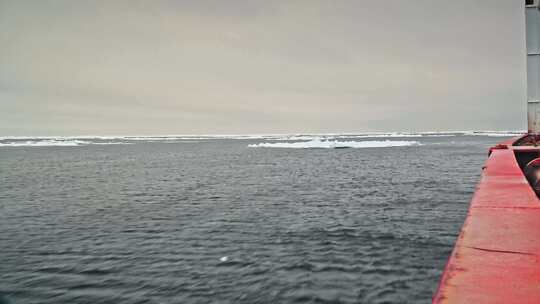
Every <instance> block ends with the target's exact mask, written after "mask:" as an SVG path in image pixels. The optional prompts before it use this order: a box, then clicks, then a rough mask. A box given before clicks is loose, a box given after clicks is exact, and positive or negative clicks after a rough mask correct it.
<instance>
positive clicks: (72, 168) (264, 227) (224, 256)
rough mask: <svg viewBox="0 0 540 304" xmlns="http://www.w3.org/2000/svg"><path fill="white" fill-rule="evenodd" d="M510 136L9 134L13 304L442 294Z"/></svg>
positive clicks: (1, 189) (2, 275)
mask: <svg viewBox="0 0 540 304" xmlns="http://www.w3.org/2000/svg"><path fill="white" fill-rule="evenodd" d="M502 139H504V137H495V136H482V135H475V136H471V135H459V134H458V135H453V136H447V137H440V136H422V137H406V138H399V137H392V138H385V139H382V140H396V141H416V142H417V143H415V144H414V145H411V146H396V147H379V148H357V149H355V148H350V149H287V148H265V147H256V148H253V147H248V145H250V144H258V143H261V142H263V143H265V142H266V143H272V142H275V140H273V141H271V140H268V139H260V138H254V139H249V138H240V139H239V138H231V139H223V138H210V139H209V138H193V139H181V138H177V139H174V140H171V139H169V140H164V139H149V140H144V139H140V138H139V139H136V140H135V139H131V140H130V139H107V138H105V139H91V140H88V139H81V140H80V141H79V142H76V143H75V144H78V145H77V146H56V145H54V142H53V144H50V143H51V141H46V142H45V144H43V146H40V145H39V142H40V141H39V140H38V144H35V142H34V141H33V140H28V139H24V140H22V139H17V140H13V139H11V140H8V139H5V138H4V139H2V140H0V294H2V295H3V297H4V300H5V301H8V302H10V303H429V302H430V301H431V296H432V294H433V292H434V290H435V289H436V287H437V284H438V281H439V278H440V275H441V272H442V270H443V267H444V265H445V262H446V260H447V258H448V255H449V254H450V251H451V249H452V247H453V243H454V241H455V239H456V236H457V234H458V232H459V229H460V227H461V225H462V223H463V220H464V217H465V215H466V212H467V208H468V204H469V200H470V198H471V195H472V193H473V191H474V187H475V184H476V183H477V181H478V178H479V176H480V173H481V166H482V164H483V163H484V161H485V159H486V157H487V149H488V147H489V146H491V145H493V144H495V143H497V142H499V141H501V140H502ZM40 140H41V142H43V140H42V139H40ZM339 140H340V141H345V142H346V141H356V142H362V144H365V143H363V142H365V141H371V140H381V139H380V138H360V139H359V138H352V139H346V138H344V139H339ZM14 142H15V143H21V145H19V146H17V145H16V144H13V143H14ZM2 143H3V146H2ZM25 143H26V144H25ZM47 143H48V144H47ZM64 143H66V142H64ZM67 143H69V142H67ZM100 143H102V144H100ZM124 143H129V144H124ZM66 145H67V144H66ZM389 145H392V144H391V143H390V144H389ZM368 146H369V143H368Z"/></svg>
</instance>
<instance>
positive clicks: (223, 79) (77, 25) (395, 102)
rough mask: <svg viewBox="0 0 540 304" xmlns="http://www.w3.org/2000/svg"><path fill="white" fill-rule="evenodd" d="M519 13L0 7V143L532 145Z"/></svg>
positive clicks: (467, 5) (493, 4)
mask: <svg viewBox="0 0 540 304" xmlns="http://www.w3.org/2000/svg"><path fill="white" fill-rule="evenodd" d="M522 2H523V1H518V0H451V1H448V0H387V1H382V0H369V1H368V0H354V1H340V0H336V1H315V0H305V1H292V0H287V1H285V0H284V1H268V0H263V1H253V0H249V1H248V0H246V1H230V0H220V1H218V0H216V1H207V0H192V1H172V0H170V1H132V0H130V1H112V0H106V1H72V0H66V1H46V0H36V1H28V0H25V1H19V0H0V135H89V134H94V135H112V134H117V135H121V134H125V135H133V134H255V133H299V132H305V133H317V132H324V133H330V132H358V131H432V130H433V131H436V130H471V129H477V130H479V129H480V130H503V129H514V130H515V129H520V130H521V129H526V118H525V116H526V115H525V111H526V110H525V108H526V101H525V98H526V97H525V78H524V77H525V57H524V56H525V50H524V43H525V42H524V29H523V27H524V13H523V3H522Z"/></svg>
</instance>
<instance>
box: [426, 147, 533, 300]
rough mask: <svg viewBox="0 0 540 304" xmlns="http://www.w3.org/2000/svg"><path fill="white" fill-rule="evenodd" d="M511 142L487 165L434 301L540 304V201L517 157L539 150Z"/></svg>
mask: <svg viewBox="0 0 540 304" xmlns="http://www.w3.org/2000/svg"><path fill="white" fill-rule="evenodd" d="M513 142H514V140H511V141H507V142H504V143H502V146H499V148H501V147H502V148H503V149H493V150H492V153H491V155H490V157H489V158H488V160H487V162H486V165H485V167H484V172H483V174H482V177H481V180H480V182H479V184H478V186H477V189H476V192H475V194H474V196H473V198H472V202H471V205H470V208H469V212H468V215H467V218H466V220H465V223H464V224H463V227H462V229H461V233H460V235H459V237H458V240H457V242H456V245H455V247H454V250H453V252H452V255H451V256H450V258H449V260H448V263H447V265H446V268H445V271H444V273H443V276H442V279H441V282H440V285H439V288H438V290H437V292H436V294H435V296H434V298H433V303H476V304H478V303H506V304H508V303H520V304H523V303H540V200H539V199H538V197H537V196H536V194H535V192H534V190H533V189H532V187H531V186H530V185H529V183H528V181H527V179H526V178H525V176H524V174H523V172H522V170H521V168H520V167H519V165H518V162H517V160H516V157H515V153H514V150H523V149H528V150H531V149H538V148H535V147H530V146H529V147H512V146H511V144H512V143H513ZM505 145H507V146H508V148H507V149H504V146H505Z"/></svg>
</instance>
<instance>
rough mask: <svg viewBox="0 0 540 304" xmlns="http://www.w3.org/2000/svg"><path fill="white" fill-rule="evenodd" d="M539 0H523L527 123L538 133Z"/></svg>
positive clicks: (532, 130)
mask: <svg viewBox="0 0 540 304" xmlns="http://www.w3.org/2000/svg"><path fill="white" fill-rule="evenodd" d="M539 4H540V0H525V23H526V28H525V31H526V35H527V125H528V131H529V133H540V5H539Z"/></svg>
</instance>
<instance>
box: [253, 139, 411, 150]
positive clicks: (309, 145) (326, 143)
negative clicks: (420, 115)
mask: <svg viewBox="0 0 540 304" xmlns="http://www.w3.org/2000/svg"><path fill="white" fill-rule="evenodd" d="M418 145H420V143H419V142H417V141H398V140H383V141H337V140H321V139H319V138H315V139H313V140H311V141H307V142H306V141H302V142H292V143H289V142H278V143H258V144H252V145H248V147H250V148H291V149H313V148H322V149H340V148H385V147H404V146H418Z"/></svg>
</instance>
